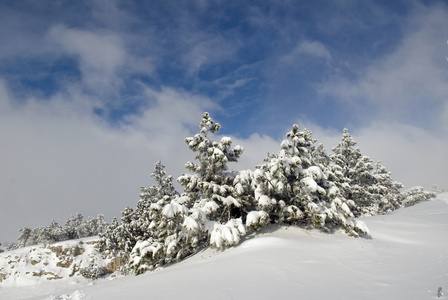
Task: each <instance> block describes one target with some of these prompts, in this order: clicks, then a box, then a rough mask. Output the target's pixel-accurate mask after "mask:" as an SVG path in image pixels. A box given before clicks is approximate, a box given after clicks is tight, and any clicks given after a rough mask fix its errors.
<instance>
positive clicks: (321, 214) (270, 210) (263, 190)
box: [246, 125, 368, 236]
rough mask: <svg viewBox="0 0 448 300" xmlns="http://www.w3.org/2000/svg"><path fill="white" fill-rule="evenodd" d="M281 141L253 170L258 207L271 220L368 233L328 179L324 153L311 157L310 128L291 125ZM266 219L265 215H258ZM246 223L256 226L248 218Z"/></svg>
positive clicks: (313, 141) (249, 225) (261, 218)
mask: <svg viewBox="0 0 448 300" xmlns="http://www.w3.org/2000/svg"><path fill="white" fill-rule="evenodd" d="M286 137H287V139H285V140H283V142H282V143H281V150H280V152H279V153H278V154H273V155H270V156H269V157H268V158H267V159H266V162H265V163H264V164H263V165H261V166H259V167H257V170H256V171H255V172H254V178H255V181H256V187H255V201H256V203H257V208H258V209H257V210H258V211H264V212H266V213H267V214H268V215H269V218H270V220H271V221H273V222H286V223H290V224H304V225H312V226H314V227H318V228H322V229H326V230H327V229H332V228H334V227H336V226H341V227H343V228H345V229H346V231H347V232H348V233H349V234H351V235H354V236H357V235H358V234H359V233H360V234H368V230H367V228H366V227H365V225H364V224H363V223H362V222H357V221H356V220H354V219H353V214H352V212H351V211H350V208H349V206H348V205H347V203H346V200H345V198H344V197H342V196H341V194H340V192H339V189H338V188H337V187H336V186H335V185H334V184H332V183H331V182H330V181H329V180H328V175H327V174H328V173H330V172H331V171H330V170H329V169H328V168H326V167H325V165H324V164H323V163H322V161H321V160H322V159H324V157H323V155H320V156H316V159H314V158H313V157H312V155H311V154H312V153H313V152H314V150H315V148H314V146H313V144H314V143H315V142H316V140H315V139H313V138H312V133H311V131H308V130H306V129H305V130H304V131H299V129H298V126H297V125H294V126H293V128H292V130H291V131H290V132H288V133H287V135H286ZM253 215H254V216H256V217H258V218H259V220H260V221H262V222H265V215H264V214H262V215H259V213H258V214H257V215H255V214H253ZM246 224H247V225H248V227H249V228H250V227H253V226H259V225H258V224H257V222H254V220H253V219H252V214H251V218H248V220H247V221H246Z"/></svg>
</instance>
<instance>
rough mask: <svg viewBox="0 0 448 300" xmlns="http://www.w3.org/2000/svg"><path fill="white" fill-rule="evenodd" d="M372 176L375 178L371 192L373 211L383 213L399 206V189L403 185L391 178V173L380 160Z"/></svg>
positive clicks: (401, 197) (400, 198)
mask: <svg viewBox="0 0 448 300" xmlns="http://www.w3.org/2000/svg"><path fill="white" fill-rule="evenodd" d="M373 176H374V177H375V179H376V180H375V186H374V193H373V194H374V202H375V204H374V205H375V206H376V207H375V211H377V213H378V214H384V213H387V212H391V211H393V210H395V209H398V208H400V207H401V205H402V201H403V196H402V195H401V193H400V189H401V188H402V187H403V185H402V184H401V183H399V182H396V181H394V180H393V179H392V177H391V173H390V172H388V171H387V170H386V168H385V167H384V165H383V163H382V162H381V161H378V162H377V163H376V165H375V170H374V171H373Z"/></svg>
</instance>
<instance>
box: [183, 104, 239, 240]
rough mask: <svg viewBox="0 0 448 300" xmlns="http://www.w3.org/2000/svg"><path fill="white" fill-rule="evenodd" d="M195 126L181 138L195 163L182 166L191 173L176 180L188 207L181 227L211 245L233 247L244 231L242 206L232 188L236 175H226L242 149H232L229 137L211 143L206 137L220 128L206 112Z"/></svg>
mask: <svg viewBox="0 0 448 300" xmlns="http://www.w3.org/2000/svg"><path fill="white" fill-rule="evenodd" d="M199 127H200V128H201V129H200V132H199V133H198V134H196V135H195V136H194V137H188V138H186V139H185V142H186V144H187V145H188V148H190V149H191V150H192V151H193V152H196V153H197V155H196V157H195V158H196V160H197V163H193V162H187V163H186V165H185V167H186V169H187V170H189V171H191V172H192V173H191V174H183V175H182V176H180V177H179V178H178V182H179V183H180V184H181V185H182V186H183V187H184V189H185V196H186V197H188V199H189V203H188V204H189V207H190V208H191V214H190V216H189V217H188V218H187V219H186V220H185V223H184V228H185V229H186V230H187V231H188V232H190V234H194V232H196V235H197V236H199V237H200V239H203V238H210V243H211V245H212V246H216V247H225V246H229V245H234V244H237V243H238V242H239V237H240V236H241V235H243V234H245V230H244V226H242V221H241V219H240V217H241V215H242V211H241V206H242V203H241V201H240V199H239V198H238V197H236V196H237V193H236V191H235V188H234V185H233V181H234V179H235V176H236V172H229V171H228V166H227V163H228V162H237V160H238V158H239V157H240V155H241V154H242V153H243V148H242V147H241V146H239V145H237V146H235V147H234V148H232V147H231V146H232V140H231V139H230V138H229V137H223V138H221V141H220V142H216V141H213V140H211V139H210V138H209V136H208V134H209V133H211V134H215V133H217V132H218V131H219V130H220V128H221V126H220V125H219V123H216V122H215V121H213V119H212V118H211V117H210V115H209V113H207V112H205V113H204V114H203V115H202V120H201V122H200V124H199ZM204 218H206V220H204ZM238 219H239V220H238ZM209 221H211V222H209ZM207 232H208V233H209V234H210V236H208V233H207ZM229 232H231V234H228V233H229Z"/></svg>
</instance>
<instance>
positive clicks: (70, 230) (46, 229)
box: [8, 214, 107, 250]
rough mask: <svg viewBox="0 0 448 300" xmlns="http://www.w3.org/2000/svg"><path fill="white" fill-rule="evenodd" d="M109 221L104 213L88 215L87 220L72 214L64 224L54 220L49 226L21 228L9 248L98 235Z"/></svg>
mask: <svg viewBox="0 0 448 300" xmlns="http://www.w3.org/2000/svg"><path fill="white" fill-rule="evenodd" d="M106 227H107V223H106V221H105V220H104V216H103V215H98V217H97V218H92V217H88V218H87V219H86V220H85V219H84V217H83V216H82V215H81V214H76V215H74V216H71V217H70V218H69V219H68V220H67V221H66V222H65V225H64V226H61V225H59V224H58V223H57V222H56V221H54V220H53V221H52V222H51V224H50V225H49V226H40V227H37V228H34V229H31V228H29V227H24V228H22V229H20V236H19V237H18V238H17V243H12V244H10V245H9V246H8V249H9V250H13V249H17V248H21V247H26V246H32V245H37V244H41V243H43V244H52V243H55V242H60V241H66V240H72V239H79V238H84V237H90V236H95V235H98V234H100V233H102V232H104V231H105V229H106Z"/></svg>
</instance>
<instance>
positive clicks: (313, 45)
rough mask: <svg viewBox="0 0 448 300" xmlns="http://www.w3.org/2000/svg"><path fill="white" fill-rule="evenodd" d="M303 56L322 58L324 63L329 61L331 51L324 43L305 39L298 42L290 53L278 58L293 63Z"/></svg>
mask: <svg viewBox="0 0 448 300" xmlns="http://www.w3.org/2000/svg"><path fill="white" fill-rule="evenodd" d="M304 56H308V57H309V56H312V57H316V58H320V59H324V60H325V62H326V63H329V62H330V61H331V53H330V51H329V50H328V49H327V47H325V45H324V44H322V43H320V42H318V41H306V40H304V41H301V42H299V43H298V44H297V46H296V47H295V48H294V49H293V50H292V51H291V52H290V53H288V54H286V55H285V56H283V57H281V58H280V60H281V61H283V62H285V63H294V62H297V61H300V60H303V57H304Z"/></svg>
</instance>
